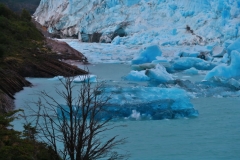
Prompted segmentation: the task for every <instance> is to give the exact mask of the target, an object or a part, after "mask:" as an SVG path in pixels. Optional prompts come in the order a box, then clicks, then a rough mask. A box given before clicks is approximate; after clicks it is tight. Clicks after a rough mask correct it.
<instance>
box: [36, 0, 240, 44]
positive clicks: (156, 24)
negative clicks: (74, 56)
mask: <svg viewBox="0 0 240 160" xmlns="http://www.w3.org/2000/svg"><path fill="white" fill-rule="evenodd" d="M34 17H35V19H36V20H37V21H38V22H39V23H40V24H42V25H43V26H46V27H47V28H48V31H49V32H51V33H59V34H61V35H63V36H66V37H68V36H70V37H73V36H74V37H78V38H79V39H80V40H82V41H90V40H91V41H96V42H99V41H100V39H101V41H102V42H114V44H134V45H137V44H139V45H141V44H147V43H156V44H159V45H196V44H199V45H206V44H209V43H212V42H218V43H220V44H223V43H224V42H225V41H227V40H235V39H236V38H237V37H239V36H240V32H239V29H240V20H239V19H240V3H239V1H238V0H201V1H199V0H90V1H89V0H41V2H40V5H39V7H38V8H37V10H36V12H35V13H34Z"/></svg>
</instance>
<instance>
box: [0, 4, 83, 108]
mask: <svg viewBox="0 0 240 160" xmlns="http://www.w3.org/2000/svg"><path fill="white" fill-rule="evenodd" d="M0 30H1V32H0V90H2V91H3V92H4V93H6V94H7V95H8V96H9V97H11V98H13V95H14V93H16V92H18V91H20V90H21V89H22V88H23V87H24V86H29V85H30V83H29V82H27V81H26V80H25V79H24V77H53V76H58V75H63V76H73V75H80V74H86V73H87V72H86V71H83V70H81V69H78V68H77V67H74V66H71V65H68V64H66V63H63V62H61V61H59V60H58V59H62V58H61V55H59V54H57V53H56V52H54V51H52V49H51V47H49V46H48V45H47V40H46V38H45V37H44V36H43V34H42V33H41V32H40V31H39V30H38V29H37V28H36V27H35V25H34V23H32V22H31V15H30V14H29V13H28V11H26V10H22V12H21V14H19V15H17V14H15V13H14V12H12V11H11V10H10V9H8V8H7V7H6V6H5V5H3V4H0ZM48 41H49V40H48ZM79 54H80V53H79ZM62 56H65V57H66V55H64V54H62ZM79 57H80V58H81V56H78V57H77V58H79ZM70 58H71V57H70ZM80 58H79V59H80ZM82 58H83V57H82ZM0 99H1V97H0ZM3 108H4V107H3Z"/></svg>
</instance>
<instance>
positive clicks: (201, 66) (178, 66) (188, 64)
mask: <svg viewBox="0 0 240 160" xmlns="http://www.w3.org/2000/svg"><path fill="white" fill-rule="evenodd" d="M215 66H216V65H215V64H213V63H211V62H207V61H205V60H203V59H200V58H193V57H182V58H179V59H177V60H175V61H174V64H173V66H172V67H173V69H174V70H186V69H190V68H192V67H195V68H196V69H198V70H211V69H213V68H214V67H215Z"/></svg>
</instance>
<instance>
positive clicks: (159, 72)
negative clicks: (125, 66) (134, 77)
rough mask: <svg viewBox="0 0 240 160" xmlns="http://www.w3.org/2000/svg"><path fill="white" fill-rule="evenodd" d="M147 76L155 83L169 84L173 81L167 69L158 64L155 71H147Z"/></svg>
mask: <svg viewBox="0 0 240 160" xmlns="http://www.w3.org/2000/svg"><path fill="white" fill-rule="evenodd" d="M146 75H147V76H148V77H149V78H150V79H151V80H154V81H158V82H167V81H171V80H173V77H172V75H171V74H169V73H168V72H167V71H166V68H165V67H163V66H162V65H160V64H157V65H156V67H155V68H154V69H149V70H147V71H146Z"/></svg>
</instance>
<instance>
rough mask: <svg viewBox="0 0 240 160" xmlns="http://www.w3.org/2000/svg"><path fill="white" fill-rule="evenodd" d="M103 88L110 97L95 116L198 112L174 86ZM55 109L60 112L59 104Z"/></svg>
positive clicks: (138, 116) (159, 116)
mask: <svg viewBox="0 0 240 160" xmlns="http://www.w3.org/2000/svg"><path fill="white" fill-rule="evenodd" d="M104 92H105V93H107V94H110V95H111V99H110V101H109V102H108V104H106V105H105V106H104V109H103V110H102V111H101V112H100V113H99V114H98V115H97V116H96V118H97V119H99V120H103V119H108V118H112V119H115V120H124V119H130V120H134V119H135V120H144V119H152V120H160V119H176V118H183V117H197V116H198V115H199V114H198V111H197V110H195V109H194V107H193V105H192V103H191V102H190V99H189V97H188V95H187V93H186V92H185V91H184V90H182V89H178V88H169V89H166V88H159V87H119V88H118V87H109V88H105V90H104ZM62 107H63V108H64V109H65V110H66V115H65V116H68V113H67V111H68V107H67V106H66V105H62ZM57 111H58V115H59V116H62V113H61V111H60V109H59V108H58V109H57ZM76 116H81V112H80V111H79V112H77V113H76Z"/></svg>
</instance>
